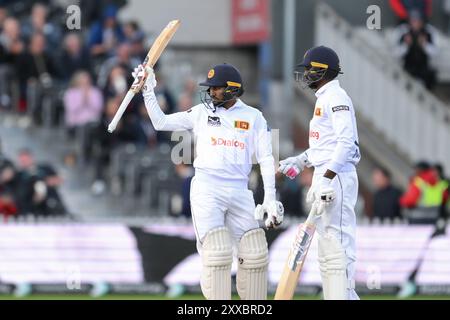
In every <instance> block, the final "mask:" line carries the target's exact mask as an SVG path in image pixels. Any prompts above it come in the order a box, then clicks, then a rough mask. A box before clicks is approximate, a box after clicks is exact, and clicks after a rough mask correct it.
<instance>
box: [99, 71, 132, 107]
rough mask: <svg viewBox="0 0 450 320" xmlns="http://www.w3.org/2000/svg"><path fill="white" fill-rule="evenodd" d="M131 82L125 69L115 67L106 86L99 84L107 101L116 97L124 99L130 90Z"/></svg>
mask: <svg viewBox="0 0 450 320" xmlns="http://www.w3.org/2000/svg"><path fill="white" fill-rule="evenodd" d="M128 84H129V82H128V78H127V73H126V71H125V69H124V68H123V67H121V66H114V67H113V68H112V70H111V73H110V74H109V76H108V80H107V81H106V83H105V85H104V86H101V85H100V84H99V83H98V87H99V88H100V89H101V90H102V92H103V96H104V97H105V99H108V98H114V97H124V96H125V94H126V93H127V91H128V89H129V85H128Z"/></svg>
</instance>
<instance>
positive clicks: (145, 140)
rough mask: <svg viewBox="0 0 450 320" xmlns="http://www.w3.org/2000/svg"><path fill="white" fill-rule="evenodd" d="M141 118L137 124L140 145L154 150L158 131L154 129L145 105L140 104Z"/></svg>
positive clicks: (139, 117)
mask: <svg viewBox="0 0 450 320" xmlns="http://www.w3.org/2000/svg"><path fill="white" fill-rule="evenodd" d="M138 110H139V116H138V123H137V131H138V133H137V135H138V138H137V141H138V144H141V145H144V146H147V147H150V148H153V147H155V146H156V144H157V139H156V130H155V128H154V127H153V124H152V121H151V120H150V117H149V116H148V113H147V109H146V108H145V104H144V103H140V104H139V106H138Z"/></svg>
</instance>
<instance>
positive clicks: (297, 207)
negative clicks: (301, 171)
mask: <svg viewBox="0 0 450 320" xmlns="http://www.w3.org/2000/svg"><path fill="white" fill-rule="evenodd" d="M300 181H301V180H300V177H297V178H295V179H292V180H291V179H284V180H283V184H282V185H281V188H280V190H279V192H280V201H281V203H283V206H284V212H285V214H287V215H289V216H292V217H294V216H300V217H302V216H304V215H305V210H304V208H303V192H304V190H303V187H302V185H301V182H300Z"/></svg>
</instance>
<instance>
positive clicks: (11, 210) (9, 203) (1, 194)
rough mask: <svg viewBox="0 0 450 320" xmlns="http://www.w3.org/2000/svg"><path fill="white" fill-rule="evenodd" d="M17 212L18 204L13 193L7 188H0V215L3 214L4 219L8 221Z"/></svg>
mask: <svg viewBox="0 0 450 320" xmlns="http://www.w3.org/2000/svg"><path fill="white" fill-rule="evenodd" d="M16 213H17V206H16V204H15V202H14V198H13V196H12V194H11V193H10V192H9V191H6V190H0V215H3V221H4V222H7V221H8V219H9V217H10V216H13V215H15V214H16Z"/></svg>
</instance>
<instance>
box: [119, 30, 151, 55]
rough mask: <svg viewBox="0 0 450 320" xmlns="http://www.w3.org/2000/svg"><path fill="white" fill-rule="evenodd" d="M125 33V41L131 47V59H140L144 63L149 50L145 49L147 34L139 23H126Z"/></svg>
mask: <svg viewBox="0 0 450 320" xmlns="http://www.w3.org/2000/svg"><path fill="white" fill-rule="evenodd" d="M123 31H124V34H125V41H126V42H127V43H128V44H129V45H130V55H131V57H133V58H135V59H138V60H139V61H140V62H142V61H144V59H145V56H146V55H147V51H148V50H147V49H146V48H145V44H144V40H145V34H144V32H143V31H142V30H141V28H140V26H139V24H138V23H137V21H129V22H127V23H125V24H124V26H123ZM140 62H139V63H140Z"/></svg>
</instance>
